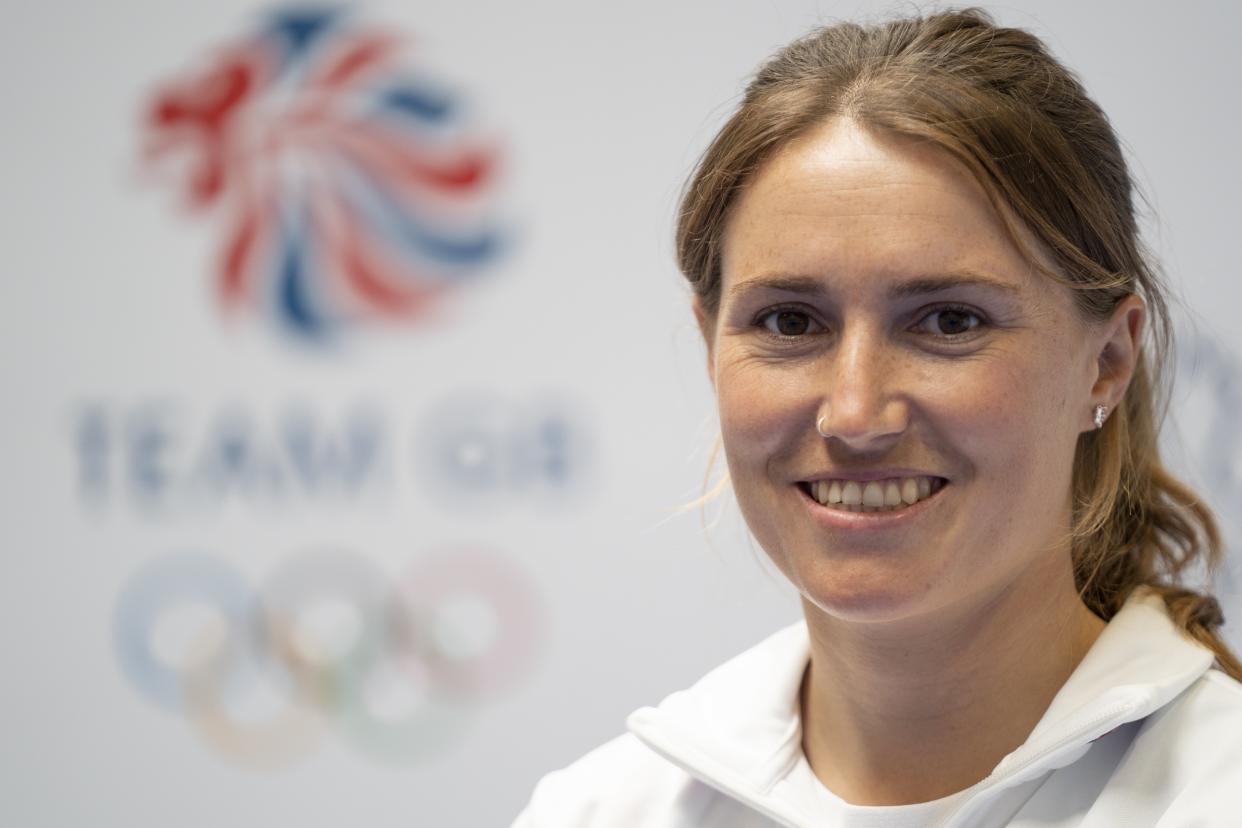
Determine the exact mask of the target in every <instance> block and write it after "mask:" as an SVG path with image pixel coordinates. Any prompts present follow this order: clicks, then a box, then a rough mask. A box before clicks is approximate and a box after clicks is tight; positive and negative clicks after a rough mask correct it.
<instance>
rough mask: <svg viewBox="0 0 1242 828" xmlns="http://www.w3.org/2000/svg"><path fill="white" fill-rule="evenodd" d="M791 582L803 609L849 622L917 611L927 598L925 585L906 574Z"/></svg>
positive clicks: (875, 620) (895, 618) (923, 607)
mask: <svg viewBox="0 0 1242 828" xmlns="http://www.w3.org/2000/svg"><path fill="white" fill-rule="evenodd" d="M860 581H861V582H860ZM795 586H797V587H798V591H799V592H800V593H801V596H802V606H803V610H804V611H805V612H807V613H810V612H811V611H812V610H814V611H815V612H817V613H819V614H821V615H825V616H828V617H829V618H834V619H836V620H839V621H848V622H851V623H866V624H875V623H882V622H886V621H899V620H901V619H903V618H909V617H911V616H914V615H919V614H920V613H922V612H925V611H926V610H927V609H928V604H929V598H930V596H929V594H928V593H929V592H930V590H929V588H928V585H927V584H926V583H924V584H919V583H916V582H914V581H911V580H910V578H909V577H908V576H906V577H904V578H901V579H897V580H894V579H892V578H888V579H884V580H883V581H882V582H877V581H875V580H872V581H871V582H870V583H867V582H866V579H853V580H851V581H850V582H844V583H841V582H838V583H833V584H824V583H818V584H817V583H813V582H812V583H806V582H804V583H801V584H795Z"/></svg>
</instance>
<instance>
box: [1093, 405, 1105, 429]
mask: <svg viewBox="0 0 1242 828" xmlns="http://www.w3.org/2000/svg"><path fill="white" fill-rule="evenodd" d="M1107 417H1108V406H1106V405H1097V406H1096V407H1095V427H1096V429H1097V430H1098V429H1101V428H1103V427H1104V420H1105V419H1106V418H1107Z"/></svg>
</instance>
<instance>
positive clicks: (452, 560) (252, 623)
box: [112, 548, 543, 767]
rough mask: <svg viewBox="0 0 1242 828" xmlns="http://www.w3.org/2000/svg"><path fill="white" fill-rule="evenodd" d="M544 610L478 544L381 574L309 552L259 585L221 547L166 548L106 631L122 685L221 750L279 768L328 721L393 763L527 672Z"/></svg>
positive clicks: (327, 553) (521, 577)
mask: <svg viewBox="0 0 1242 828" xmlns="http://www.w3.org/2000/svg"><path fill="white" fill-rule="evenodd" d="M542 606H543V604H542V601H541V600H540V599H539V596H538V592H537V590H536V589H535V586H534V583H533V582H532V580H531V578H530V577H529V576H528V574H527V573H526V572H525V571H524V570H523V569H522V568H520V567H518V566H517V565H516V564H515V562H514V561H512V560H510V559H508V558H506V557H503V556H500V555H498V554H495V553H493V552H490V551H485V550H481V549H476V548H468V549H454V550H452V551H444V552H440V553H437V554H433V555H428V556H420V557H418V558H416V559H415V560H414V561H413V562H412V563H411V564H410V565H409V567H408V568H406V569H405V570H404V571H403V572H401V573H399V574H398V575H396V576H395V577H391V576H389V575H387V574H386V573H385V572H384V571H383V570H381V569H380V568H378V567H377V566H376V565H375V564H374V563H373V562H371V561H370V560H368V559H367V558H365V557H362V556H359V555H356V554H352V553H348V552H344V551H338V550H314V551H308V552H304V553H300V554H297V555H295V556H293V557H291V558H289V559H288V560H286V561H285V562H283V563H282V564H280V565H278V566H277V567H276V568H275V570H274V571H272V572H271V573H270V574H269V575H268V576H266V578H265V579H264V581H263V583H262V584H261V586H260V588H259V589H258V590H253V589H251V587H250V586H249V585H248V583H247V581H246V579H245V578H244V577H243V576H242V575H241V574H240V573H239V572H238V571H237V570H236V569H235V568H233V567H232V566H230V565H229V564H228V563H227V562H225V561H224V560H222V559H221V558H219V557H216V556H212V555H206V554H200V553H179V554H175V555H171V556H167V557H161V558H158V559H156V560H154V561H152V562H151V563H149V564H147V565H146V566H144V567H142V568H141V569H139V570H138V571H137V572H135V573H134V575H133V576H132V577H131V578H130V579H129V581H128V582H127V583H126V585H125V586H124V587H123V588H122V590H121V592H120V594H119V596H118V599H117V603H116V605H115V611H114V616H113V630H112V632H113V639H114V645H115V648H116V654H117V658H118V661H119V663H120V666H121V669H122V671H123V673H124V675H125V676H126V678H127V679H128V680H129V682H130V684H132V685H133V687H134V688H135V689H136V690H137V691H138V692H139V693H140V694H141V695H142V696H144V697H145V698H146V699H147V700H148V701H150V702H152V703H153V704H155V705H157V706H159V707H162V708H164V709H166V710H169V711H172V712H175V713H181V714H184V715H185V716H186V717H187V718H188V720H189V721H190V722H191V724H192V725H193V726H194V728H195V730H196V731H198V733H199V734H200V735H201V736H202V738H203V739H204V740H205V741H206V742H207V743H208V744H209V745H211V746H212V747H213V748H215V749H216V750H218V751H219V752H221V753H222V754H224V755H225V756H226V757H229V758H231V759H234V760H237V761H239V762H242V763H245V764H253V765H258V766H266V767H273V766H281V765H284V764H287V763H289V762H290V761H292V760H294V759H296V758H298V757H300V756H303V755H305V754H306V753H307V752H309V751H310V750H311V749H313V748H314V747H315V746H316V745H317V743H318V742H319V741H320V739H321V738H322V736H323V734H324V733H325V732H326V731H327V730H328V729H329V726H330V725H335V726H336V729H337V730H338V731H339V732H340V734H341V735H343V737H344V738H345V739H346V741H348V742H349V743H350V744H351V745H353V746H355V747H356V748H358V749H359V750H361V751H362V752H363V753H365V754H366V755H369V756H371V757H373V758H375V759H378V760H380V761H385V762H392V763H400V764H405V763H410V762H416V761H420V760H423V759H426V758H428V757H430V756H432V755H434V754H436V753H438V752H440V751H441V750H443V749H444V748H445V747H447V746H448V745H450V744H451V743H452V742H453V740H454V739H455V738H457V737H458V736H459V735H460V734H461V733H462V731H463V729H464V728H465V727H466V726H467V725H468V721H469V718H470V715H471V712H472V711H473V710H474V709H475V708H476V706H477V704H478V703H479V702H480V701H484V700H486V699H489V698H494V697H495V696H497V695H498V694H500V693H502V692H503V691H505V690H507V689H509V688H511V687H513V686H514V685H515V684H516V683H518V682H519V681H520V680H521V679H522V678H524V677H525V675H526V674H527V673H528V671H529V670H530V668H531V667H532V665H533V663H534V662H535V660H536V658H537V656H538V652H539V648H540V646H541V637H542V628H543V619H542V614H543V613H542ZM191 622H192V623H191ZM178 626H180V627H181V629H180V631H179V632H180V634H178V630H177V629H176V628H177V627H178ZM170 627H171V628H172V629H171V631H170ZM256 700H257V701H256ZM256 704H257V705H258V707H259V709H258V710H256V709H255V707H256ZM247 705H249V706H247Z"/></svg>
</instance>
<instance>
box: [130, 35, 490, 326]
mask: <svg viewBox="0 0 1242 828" xmlns="http://www.w3.org/2000/svg"><path fill="white" fill-rule="evenodd" d="M405 46H406V43H405V42H404V41H403V40H402V39H401V38H399V37H397V36H395V35H394V34H392V33H391V32H389V31H387V30H383V29H376V28H365V27H359V26H356V25H353V22H352V21H351V20H349V19H347V15H346V14H344V13H343V12H340V11H323V10H314V11H311V10H304V11H296V10H295V11H282V12H280V13H278V14H275V15H273V16H270V17H268V18H267V19H266V22H265V23H264V24H263V25H261V26H260V27H259V28H258V30H257V31H256V32H254V33H253V34H252V35H251V36H248V37H243V38H241V39H239V40H238V41H236V42H233V43H230V44H227V45H225V46H224V47H223V48H221V49H219V50H218V51H217V52H216V53H215V55H214V57H213V58H212V59H211V60H210V62H209V63H208V65H207V67H206V68H205V70H201V71H199V72H197V73H195V74H191V75H189V76H187V77H183V78H182V79H180V80H177V81H175V82H173V83H170V84H168V85H165V86H163V87H162V88H161V89H160V90H159V91H158V92H157V93H156V94H155V95H154V96H153V99H152V100H151V101H150V102H149V106H148V108H147V110H146V116H145V117H146V121H145V139H146V146H145V148H144V160H145V161H146V162H147V163H148V164H149V165H152V166H155V167H157V168H158V169H160V170H167V169H168V166H169V164H170V163H171V162H173V161H178V162H180V166H178V167H176V171H177V175H176V177H175V179H174V180H175V182H176V185H177V187H178V188H179V189H180V190H181V191H182V192H183V193H184V196H185V198H186V201H187V203H188V205H189V206H190V207H191V208H194V210H195V212H196V213H200V214H205V215H209V216H210V217H211V218H212V219H213V220H214V221H216V222H218V223H219V225H220V228H221V236H220V241H219V245H218V248H217V257H218V258H217V262H216V265H215V282H216V288H217V290H216V293H217V296H218V299H219V301H220V303H221V305H222V306H223V307H224V308H226V309H233V308H238V307H260V308H263V309H264V310H265V311H266V312H267V313H268V314H269V315H270V316H272V317H273V318H275V319H276V320H278V321H279V322H281V323H283V326H284V327H285V328H286V329H287V330H289V331H291V332H293V333H295V334H297V335H298V336H299V337H301V338H303V339H306V340H323V339H325V338H327V337H331V336H333V335H335V334H337V333H338V332H339V331H340V330H342V329H343V328H346V327H348V326H350V325H352V324H353V323H357V322H360V321H367V320H377V319H380V318H399V319H407V320H408V319H414V318H417V317H418V316H419V315H420V314H422V313H424V312H426V311H427V310H428V309H429V308H430V307H431V306H432V305H433V304H434V303H435V302H436V301H437V300H438V298H439V297H440V296H441V295H442V294H444V292H445V291H448V290H451V289H452V288H453V287H454V286H455V285H457V284H459V283H460V282H462V281H463V280H465V279H468V278H470V277H472V276H475V275H477V274H480V273H482V272H484V271H485V269H486V267H487V266H488V265H490V264H491V263H492V262H493V261H494V260H495V259H496V257H497V255H498V254H499V253H500V252H501V251H502V249H503V248H504V246H505V245H504V239H503V238H502V232H501V227H500V222H499V221H498V220H497V219H496V217H495V215H494V213H495V211H494V208H493V204H492V202H493V201H494V190H495V187H494V185H493V179H494V178H495V172H496V169H497V160H498V152H497V149H496V146H495V142H494V141H490V140H484V139H482V138H481V137H480V136H479V135H478V134H476V132H477V131H475V130H472V129H471V128H470V125H469V124H468V123H467V120H468V119H467V118H465V117H464V114H463V106H462V104H461V102H460V100H459V99H458V98H457V97H456V96H455V95H454V94H452V93H451V92H450V91H449V90H448V89H447V88H446V87H445V86H444V85H443V84H441V83H437V82H434V81H432V80H431V78H430V76H429V74H428V73H427V72H424V71H415V70H413V69H412V68H411V66H410V64H409V63H408V62H403V61H402V60H401V58H402V56H403V54H404V53H405V52H406V51H407V50H406V48H405Z"/></svg>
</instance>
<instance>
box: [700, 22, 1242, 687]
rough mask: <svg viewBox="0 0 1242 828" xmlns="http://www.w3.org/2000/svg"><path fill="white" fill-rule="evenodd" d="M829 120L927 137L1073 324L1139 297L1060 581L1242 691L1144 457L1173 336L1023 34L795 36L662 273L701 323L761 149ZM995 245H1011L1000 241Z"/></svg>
mask: <svg viewBox="0 0 1242 828" xmlns="http://www.w3.org/2000/svg"><path fill="white" fill-rule="evenodd" d="M832 117H848V118H851V119H853V120H855V121H857V122H859V123H861V124H864V125H867V126H871V127H876V128H881V129H885V130H891V131H893V132H896V133H901V134H904V135H908V136H913V137H917V138H920V139H922V140H926V141H929V142H932V143H934V144H935V145H936V146H938V147H940V148H942V149H944V150H945V151H947V152H948V153H950V154H951V155H952V156H953V157H954V158H956V159H957V160H958V161H960V162H961V163H963V164H964V165H965V166H966V167H967V168H968V169H969V170H970V171H971V172H972V173H973V174H974V176H975V177H976V178H977V179H978V180H979V182H980V183H981V184H982V185H983V187H984V190H985V191H986V192H987V193H988V197H989V198H990V199H992V201H993V204H994V206H997V207H998V214H1000V215H1002V216H1004V215H1006V213H1007V212H1012V214H1013V215H1014V216H1016V217H1017V219H1018V220H1020V221H1021V222H1022V223H1023V224H1024V225H1025V227H1026V228H1027V229H1028V230H1029V231H1030V232H1031V233H1032V234H1033V235H1034V237H1035V238H1036V239H1037V241H1038V242H1039V243H1040V244H1041V245H1042V246H1043V247H1044V248H1045V249H1046V250H1047V251H1048V252H1049V253H1050V254H1051V256H1052V259H1053V261H1054V263H1055V267H1054V268H1052V269H1049V268H1040V270H1041V271H1042V272H1043V273H1045V275H1047V276H1048V277H1049V278H1053V279H1055V280H1057V281H1058V282H1060V283H1062V284H1064V285H1066V286H1067V287H1069V288H1070V289H1072V290H1073V291H1074V293H1075V297H1076V299H1077V304H1078V307H1079V309H1080V310H1081V312H1082V313H1083V315H1084V317H1085V318H1087V319H1089V320H1103V319H1107V318H1108V317H1109V316H1110V314H1111V312H1112V311H1113V309H1114V308H1115V307H1116V306H1117V304H1118V303H1119V302H1120V301H1121V300H1123V299H1124V298H1125V297H1127V296H1129V295H1130V294H1137V295H1138V296H1140V297H1142V299H1143V300H1144V301H1145V302H1146V305H1147V311H1148V320H1149V321H1148V330H1147V333H1146V342H1145V343H1144V344H1143V347H1142V349H1141V351H1140V354H1139V358H1138V363H1137V366H1136V368H1135V371H1134V375H1133V377H1132V379H1131V381H1130V384H1129V387H1128V388H1127V390H1126V394H1125V397H1124V400H1123V402H1122V403H1121V405H1119V406H1118V408H1117V410H1116V411H1115V412H1113V413H1112V415H1111V416H1110V417H1109V418H1108V420H1107V422H1106V424H1105V425H1104V427H1103V429H1101V430H1099V431H1094V432H1087V433H1084V434H1083V435H1082V436H1081V437H1080V438H1079V442H1078V446H1077V451H1076V455H1075V460H1074V470H1073V504H1074V509H1073V521H1072V527H1071V529H1072V537H1071V550H1072V556H1073V565H1074V574H1075V582H1076V585H1077V587H1078V589H1079V594H1080V596H1081V598H1082V600H1083V602H1084V603H1085V604H1086V605H1087V607H1088V608H1090V609H1091V611H1093V612H1094V613H1095V614H1096V615H1098V616H1099V617H1100V618H1102V619H1104V620H1105V621H1107V620H1109V619H1110V618H1112V617H1113V615H1115V614H1116V613H1117V611H1118V610H1119V609H1120V608H1121V606H1122V605H1123V604H1124V603H1125V601H1126V599H1127V598H1129V597H1130V595H1131V594H1132V593H1133V592H1134V591H1135V590H1136V589H1138V588H1140V587H1146V588H1148V589H1150V590H1152V591H1154V592H1156V593H1158V594H1159V595H1160V596H1161V597H1162V598H1163V599H1164V601H1165V603H1166V604H1167V606H1168V608H1169V610H1170V614H1171V615H1172V617H1173V618H1174V620H1175V622H1176V623H1177V624H1178V625H1179V626H1180V627H1181V628H1182V629H1183V630H1185V631H1186V632H1187V634H1189V635H1190V636H1191V637H1192V638H1194V639H1195V640H1197V641H1199V642H1201V643H1202V644H1204V645H1206V646H1207V647H1209V648H1210V649H1211V650H1212V651H1213V652H1214V653H1215V654H1216V658H1217V661H1218V663H1219V664H1220V666H1221V668H1222V669H1224V670H1225V671H1226V672H1227V673H1229V674H1230V675H1232V676H1233V677H1234V678H1238V679H1242V664H1239V661H1238V659H1237V657H1236V656H1235V655H1234V654H1233V653H1232V652H1231V651H1230V649H1229V648H1228V646H1227V645H1226V644H1225V643H1224V641H1223V640H1222V639H1221V638H1220V637H1219V635H1218V634H1217V632H1216V630H1217V628H1218V627H1219V626H1220V625H1221V624H1222V623H1223V621H1224V619H1223V617H1222V614H1221V610H1220V605H1219V604H1218V603H1217V601H1216V599H1215V598H1214V597H1213V596H1212V595H1210V594H1204V593H1200V592H1197V591H1195V590H1193V589H1190V588H1188V587H1187V586H1185V585H1184V584H1183V581H1184V579H1185V578H1186V576H1188V575H1189V574H1191V573H1193V572H1194V571H1195V569H1196V567H1199V566H1202V567H1203V568H1204V569H1206V571H1207V572H1208V573H1211V572H1213V571H1214V570H1215V569H1216V567H1217V566H1218V565H1219V563H1220V560H1221V557H1222V551H1221V538H1220V533H1219V530H1218V529H1217V525H1216V521H1215V519H1214V518H1213V516H1212V513H1211V511H1210V510H1209V509H1208V507H1207V506H1206V505H1205V504H1204V503H1203V501H1202V499H1201V498H1199V497H1198V496H1197V495H1196V494H1195V492H1193V491H1192V490H1191V489H1190V488H1188V487H1187V486H1186V485H1185V484H1183V483H1181V482H1180V481H1178V480H1177V479H1176V478H1175V477H1174V476H1173V475H1171V474H1170V473H1169V471H1168V470H1167V469H1165V467H1164V466H1163V464H1162V463H1161V460H1160V456H1159V451H1158V447H1157V435H1158V432H1159V426H1160V421H1161V419H1162V416H1163V412H1164V410H1165V406H1166V404H1167V393H1168V392H1167V386H1166V384H1165V382H1164V378H1165V377H1166V376H1167V375H1168V366H1169V355H1170V353H1171V350H1172V325H1171V322H1170V318H1169V310H1168V301H1167V299H1166V292H1165V288H1164V287H1163V286H1162V284H1161V280H1160V277H1159V273H1158V271H1157V268H1156V267H1155V265H1154V264H1153V263H1152V262H1151V260H1150V257H1149V255H1148V254H1147V252H1146V250H1145V249H1144V247H1143V245H1142V243H1141V241H1140V239H1139V231H1138V224H1137V220H1136V216H1135V209H1134V204H1133V197H1134V196H1133V193H1134V185H1133V182H1132V181H1131V178H1130V174H1129V171H1128V169H1127V166H1126V162H1125V159H1124V157H1123V154H1122V151H1121V147H1120V145H1119V143H1118V141H1117V137H1116V135H1115V134H1114V133H1113V130H1112V128H1111V126H1110V125H1109V123H1108V119H1107V117H1106V116H1105V115H1104V113H1103V111H1101V109H1100V108H1099V107H1098V106H1097V105H1096V104H1095V102H1094V101H1092V100H1091V99H1090V98H1089V97H1088V96H1087V94H1086V92H1085V91H1084V89H1083V87H1082V85H1081V84H1080V83H1079V82H1078V80H1077V79H1076V78H1075V76H1074V75H1073V73H1071V72H1070V71H1069V70H1068V69H1066V68H1065V67H1064V66H1063V65H1061V64H1060V63H1059V62H1058V61H1057V60H1056V59H1055V58H1053V57H1052V55H1051V54H1049V52H1048V51H1047V49H1046V48H1045V47H1044V45H1043V44H1042V43H1041V42H1040V41H1039V39H1038V38H1036V37H1035V36H1033V35H1031V34H1029V33H1028V32H1025V31H1022V30H1020V29H1012V28H1002V27H999V26H997V25H995V24H994V23H993V21H992V20H991V18H990V17H989V16H988V15H987V13H985V12H983V11H981V10H978V9H964V10H958V11H946V12H942V13H938V14H933V15H929V16H926V17H912V18H906V19H900V20H894V21H891V22H887V23H883V24H880V25H875V26H861V25H858V24H854V23H839V24H836V25H832V26H827V27H824V28H821V29H818V30H816V31H814V32H812V33H811V34H809V35H808V36H806V37H804V38H801V39H799V40H797V41H794V42H793V43H791V44H789V45H788V46H786V47H784V48H783V49H781V50H780V51H779V52H778V53H777V54H776V55H775V56H773V57H772V58H771V59H770V60H769V61H768V62H767V63H765V64H764V65H763V66H762V67H761V68H760V70H759V72H758V73H757V75H756V76H755V78H754V80H753V81H752V82H751V83H750V85H749V86H748V87H747V89H746V93H745V96H744V98H743V100H742V103H741V105H740V107H739V108H738V110H737V112H736V113H734V115H733V116H732V117H731V118H730V119H729V121H728V122H727V123H726V124H725V125H724V127H723V128H722V129H721V131H720V132H719V133H718V134H717V136H716V137H715V139H714V140H713V141H712V143H711V145H710V146H709V147H708V149H707V151H706V152H705V153H704V155H703V157H702V158H701V159H700V161H699V164H698V166H697V168H696V170H695V172H694V174H693V175H692V177H691V179H690V181H689V182H688V184H687V186H686V190H685V193H684V194H683V197H682V202H681V211H680V217H679V221H678V226H677V255H678V261H679V265H680V268H681V271H682V273H683V274H684V276H685V277H686V279H687V280H688V281H689V283H690V286H691V288H692V290H693V291H694V293H695V295H696V297H697V299H698V301H699V303H700V304H701V306H702V308H703V310H704V311H705V312H706V313H707V315H708V316H709V317H714V316H715V314H716V313H717V312H718V310H719V304H720V290H721V272H720V260H721V246H722V243H723V236H724V230H725V225H726V221H727V219H728V215H729V211H730V208H731V206H732V204H733V202H734V197H735V196H736V195H737V193H738V192H739V191H740V189H741V188H742V187H743V186H744V185H745V184H746V182H747V181H748V180H749V179H750V178H751V176H753V175H754V173H755V171H756V170H757V169H758V168H759V167H760V166H761V165H762V164H763V163H764V161H765V160H766V159H768V158H769V157H770V156H771V155H772V154H773V153H774V152H775V151H777V150H778V149H780V148H781V147H782V146H784V145H785V144H787V143H788V142H789V141H791V140H792V139H794V138H796V137H798V136H799V135H801V134H803V133H804V132H805V131H807V130H808V129H809V128H811V127H812V126H814V125H816V124H819V123H822V122H823V121H825V120H827V119H829V118H832ZM1002 204H1003V205H1004V206H1005V207H1007V208H1008V211H1006V210H1001V209H999V208H1000V206H1001V205H1002ZM1010 233H1011V235H1012V236H1013V238H1014V241H1015V242H1016V243H1018V244H1019V245H1022V244H1023V243H1022V240H1021V237H1020V235H1019V234H1018V233H1017V232H1016V228H1013V227H1010ZM1028 253H1031V254H1032V255H1030V256H1029V258H1030V259H1031V261H1032V262H1033V263H1034V262H1036V257H1035V256H1034V255H1033V252H1032V251H1029V250H1028ZM1037 266H1038V265H1037Z"/></svg>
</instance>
